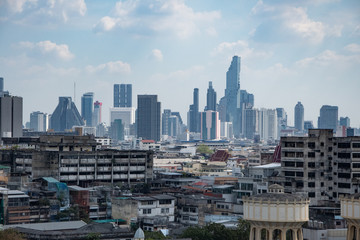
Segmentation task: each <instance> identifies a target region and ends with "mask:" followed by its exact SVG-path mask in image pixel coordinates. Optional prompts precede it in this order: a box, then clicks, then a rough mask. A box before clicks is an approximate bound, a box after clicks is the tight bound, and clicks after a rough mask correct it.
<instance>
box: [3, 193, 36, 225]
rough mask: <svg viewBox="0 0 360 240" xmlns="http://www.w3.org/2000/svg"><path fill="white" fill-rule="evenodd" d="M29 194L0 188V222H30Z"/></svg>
mask: <svg viewBox="0 0 360 240" xmlns="http://www.w3.org/2000/svg"><path fill="white" fill-rule="evenodd" d="M29 199H30V197H29V195H27V194H25V193H24V192H22V191H18V190H9V189H7V188H2V187H1V188H0V203H1V205H0V224H19V223H30V204H29Z"/></svg>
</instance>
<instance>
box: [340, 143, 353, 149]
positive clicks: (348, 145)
mask: <svg viewBox="0 0 360 240" xmlns="http://www.w3.org/2000/svg"><path fill="white" fill-rule="evenodd" d="M338 148H350V143H338Z"/></svg>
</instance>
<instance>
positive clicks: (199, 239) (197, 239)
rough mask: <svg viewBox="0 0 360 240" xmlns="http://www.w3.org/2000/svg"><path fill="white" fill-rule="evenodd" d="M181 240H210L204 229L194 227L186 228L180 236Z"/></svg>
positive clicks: (209, 235) (209, 234) (210, 237)
mask: <svg viewBox="0 0 360 240" xmlns="http://www.w3.org/2000/svg"><path fill="white" fill-rule="evenodd" d="M181 238H191V239H192V240H212V239H213V238H212V235H211V233H209V232H207V231H206V229H205V228H203V227H199V226H195V227H188V228H187V229H186V230H185V231H184V232H183V234H181Z"/></svg>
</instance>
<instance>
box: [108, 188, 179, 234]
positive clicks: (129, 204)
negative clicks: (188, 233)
mask: <svg viewBox="0 0 360 240" xmlns="http://www.w3.org/2000/svg"><path fill="white" fill-rule="evenodd" d="M175 201H176V198H175V197H173V196H170V195H165V194H161V195H154V196H141V197H115V198H113V199H112V217H113V218H121V219H124V220H126V221H127V223H130V222H131V221H134V220H135V219H136V221H137V222H143V219H146V220H144V221H145V222H146V223H147V224H149V225H151V224H150V223H151V220H149V219H153V220H152V221H153V224H154V222H156V220H158V219H159V217H166V218H167V221H168V222H174V221H175ZM153 227H154V226H153ZM149 228H150V227H149Z"/></svg>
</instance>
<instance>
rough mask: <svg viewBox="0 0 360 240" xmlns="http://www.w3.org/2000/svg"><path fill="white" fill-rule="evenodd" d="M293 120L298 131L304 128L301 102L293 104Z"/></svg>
mask: <svg viewBox="0 0 360 240" xmlns="http://www.w3.org/2000/svg"><path fill="white" fill-rule="evenodd" d="M294 112H295V114H294V121H295V128H296V129H297V130H299V131H303V130H304V106H303V105H302V104H301V102H298V103H297V104H296V105H295V109H294Z"/></svg>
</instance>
